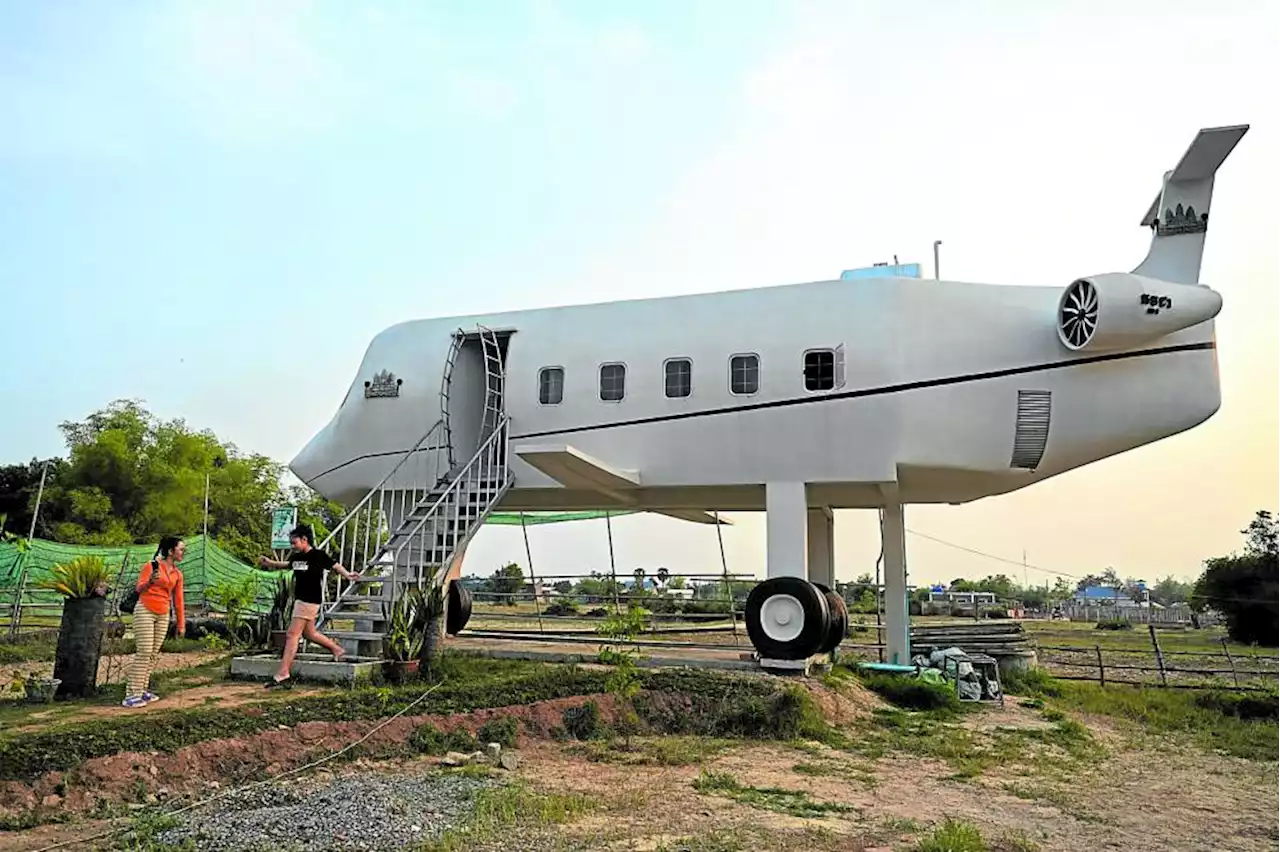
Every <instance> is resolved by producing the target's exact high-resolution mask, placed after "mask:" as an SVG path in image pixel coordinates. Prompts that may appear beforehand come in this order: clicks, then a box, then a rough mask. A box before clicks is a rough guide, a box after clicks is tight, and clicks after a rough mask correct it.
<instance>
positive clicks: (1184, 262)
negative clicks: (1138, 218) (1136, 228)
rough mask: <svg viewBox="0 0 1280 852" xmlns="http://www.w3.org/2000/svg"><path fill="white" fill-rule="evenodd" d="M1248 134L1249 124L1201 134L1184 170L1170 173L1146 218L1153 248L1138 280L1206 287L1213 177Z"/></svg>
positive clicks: (1181, 166)
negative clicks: (1206, 241) (1202, 283)
mask: <svg viewBox="0 0 1280 852" xmlns="http://www.w3.org/2000/svg"><path fill="white" fill-rule="evenodd" d="M1248 130H1249V125H1247V124H1239V125H1234V126H1232V127H1211V128H1207V129H1205V130H1201V131H1200V132H1199V133H1197V134H1196V138H1195V139H1194V140H1193V141H1192V143H1191V147H1190V148H1188V149H1187V152H1186V153H1185V154H1183V155H1182V159H1181V160H1179V161H1178V165H1177V166H1175V167H1174V168H1173V170H1172V171H1168V172H1165V174H1164V183H1163V185H1162V186H1161V189H1160V193H1159V194H1158V195H1156V200H1155V201H1153V202H1151V207H1150V208H1149V209H1148V210H1147V215H1146V216H1144V217H1143V218H1142V224H1143V226H1144V227H1148V228H1150V229H1151V248H1150V250H1149V251H1148V252H1147V258H1146V260H1144V261H1142V263H1141V264H1139V265H1138V267H1137V268H1136V269H1134V270H1133V272H1134V274H1135V275H1143V276H1146V277H1149V278H1158V279H1160V280H1161V281H1170V282H1173V283H1175V284H1198V283H1199V282H1200V261H1201V259H1202V258H1203V256H1204V238H1205V233H1206V231H1207V230H1208V228H1209V202H1210V200H1211V199H1212V198H1213V178H1214V175H1216V174H1217V171H1218V169H1219V168H1220V167H1221V166H1222V164H1223V162H1224V161H1225V160H1226V159H1227V155H1229V154H1230V153H1231V151H1232V150H1233V149H1234V148H1235V147H1236V144H1237V143H1238V142H1239V141H1240V140H1241V138H1243V137H1244V134H1245V133H1246V132H1248Z"/></svg>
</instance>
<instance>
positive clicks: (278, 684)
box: [264, 677, 293, 689]
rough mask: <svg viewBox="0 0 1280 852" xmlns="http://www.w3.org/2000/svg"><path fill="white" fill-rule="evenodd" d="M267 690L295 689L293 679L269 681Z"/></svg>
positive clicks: (273, 679)
mask: <svg viewBox="0 0 1280 852" xmlns="http://www.w3.org/2000/svg"><path fill="white" fill-rule="evenodd" d="M264 688H265V689H293V678H291V677H287V678H285V679H284V680H276V679H275V678H272V679H271V680H269V681H267V685H266V686H265V687H264Z"/></svg>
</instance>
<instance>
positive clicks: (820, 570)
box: [808, 507, 836, 590]
mask: <svg viewBox="0 0 1280 852" xmlns="http://www.w3.org/2000/svg"><path fill="white" fill-rule="evenodd" d="M835 544H836V538H835V516H834V514H833V513H832V511H831V510H830V509H828V508H826V507H822V508H819V509H810V510H809V512H808V545H809V546H808V555H809V582H810V583H821V584H822V585H824V586H826V587H827V588H828V589H832V590H834V589H835V587H836V549H835Z"/></svg>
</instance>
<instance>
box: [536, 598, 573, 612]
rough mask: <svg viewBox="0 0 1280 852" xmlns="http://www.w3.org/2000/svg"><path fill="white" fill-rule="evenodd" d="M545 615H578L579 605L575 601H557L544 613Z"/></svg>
mask: <svg viewBox="0 0 1280 852" xmlns="http://www.w3.org/2000/svg"><path fill="white" fill-rule="evenodd" d="M542 614H543V615H577V614H578V605H577V604H576V603H574V602H573V601H556V602H555V603H553V604H551V605H550V606H548V607H547V608H546V609H544V610H543V611H542Z"/></svg>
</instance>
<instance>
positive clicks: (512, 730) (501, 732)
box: [476, 716, 519, 748]
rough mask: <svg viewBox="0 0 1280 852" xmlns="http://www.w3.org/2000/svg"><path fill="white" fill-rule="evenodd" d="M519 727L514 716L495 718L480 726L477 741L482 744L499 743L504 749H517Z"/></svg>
mask: <svg viewBox="0 0 1280 852" xmlns="http://www.w3.org/2000/svg"><path fill="white" fill-rule="evenodd" d="M518 727H519V725H518V723H517V722H516V719H515V717H514V716H494V717H493V718H492V719H490V720H488V721H487V722H485V723H484V724H483V725H481V726H480V732H479V733H478V734H477V735H476V739H477V740H479V741H480V742H482V743H498V744H499V745H501V746H502V747H503V748H515V745H516V731H517V729H518Z"/></svg>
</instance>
